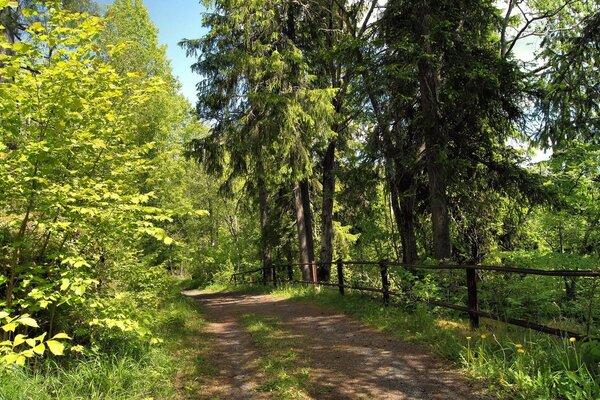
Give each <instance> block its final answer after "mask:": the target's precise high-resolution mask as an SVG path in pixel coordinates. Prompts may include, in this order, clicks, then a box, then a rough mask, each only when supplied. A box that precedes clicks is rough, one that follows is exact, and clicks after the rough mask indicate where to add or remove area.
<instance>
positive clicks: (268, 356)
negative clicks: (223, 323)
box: [241, 314, 312, 400]
mask: <svg viewBox="0 0 600 400" xmlns="http://www.w3.org/2000/svg"><path fill="white" fill-rule="evenodd" d="M241 322H242V325H243V326H244V328H245V329H246V331H247V332H248V333H250V336H251V338H252V342H253V344H254V345H255V346H256V348H257V349H258V350H259V351H260V353H261V355H260V356H259V359H258V366H259V369H260V371H261V372H262V374H263V376H264V379H263V382H261V383H260V384H259V385H258V386H257V387H256V390H257V391H263V392H269V393H271V395H272V396H273V398H275V399H290V400H291V399H309V398H312V397H310V396H309V393H310V392H311V391H312V387H311V383H310V380H309V371H308V369H307V368H306V367H304V366H303V365H302V364H303V362H302V361H301V360H299V358H298V354H297V353H296V352H295V351H294V350H293V348H292V340H291V339H290V338H291V335H290V333H289V332H286V331H284V330H282V329H281V328H280V326H279V321H277V319H275V318H266V317H262V316H258V315H255V314H246V315H243V316H242V318H241Z"/></svg>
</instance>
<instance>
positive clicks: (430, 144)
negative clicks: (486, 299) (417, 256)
mask: <svg viewBox="0 0 600 400" xmlns="http://www.w3.org/2000/svg"><path fill="white" fill-rule="evenodd" d="M420 17H421V18H419V19H420V28H421V29H420V34H421V36H422V38H421V40H422V46H423V48H422V51H423V53H424V54H423V56H422V57H421V60H420V61H419V63H418V75H419V90H420V92H421V96H420V103H421V111H422V114H423V115H422V121H423V136H424V139H425V152H426V153H425V157H426V164H427V175H428V179H429V203H430V208H431V222H432V231H433V250H434V256H435V258H437V259H440V260H441V259H445V258H449V257H450V255H451V252H452V246H451V242H450V222H449V215H448V204H447V203H448V201H447V197H446V173H445V169H446V168H445V165H444V161H443V159H444V156H445V154H446V150H447V149H446V142H447V140H446V134H445V132H444V129H443V127H442V122H441V112H440V108H439V106H440V101H439V91H440V71H439V67H438V66H436V65H434V63H433V62H432V60H431V57H432V56H434V55H435V53H436V52H435V50H434V49H433V46H432V45H431V44H430V43H429V42H428V40H429V39H428V37H429V36H430V34H431V28H430V26H429V23H430V19H431V16H430V15H428V13H427V8H426V4H422V5H421V8H420Z"/></svg>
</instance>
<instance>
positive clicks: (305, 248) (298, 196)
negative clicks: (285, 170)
mask: <svg viewBox="0 0 600 400" xmlns="http://www.w3.org/2000/svg"><path fill="white" fill-rule="evenodd" d="M301 186H302V184H301V183H300V182H298V183H297V184H296V187H295V188H294V200H295V207H296V226H297V229H298V246H299V254H300V264H302V265H301V267H300V269H301V271H302V280H304V281H310V280H311V278H312V268H310V265H309V263H311V262H312V259H311V257H310V249H309V239H308V232H307V227H306V220H307V216H306V211H307V210H305V208H304V199H303V196H302V188H301ZM309 212H310V211H309ZM313 251H314V248H313ZM313 254H314V253H313Z"/></svg>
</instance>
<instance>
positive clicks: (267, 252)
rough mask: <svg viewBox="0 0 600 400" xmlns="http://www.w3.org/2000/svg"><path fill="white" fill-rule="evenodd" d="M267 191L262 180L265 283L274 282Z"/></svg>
mask: <svg viewBox="0 0 600 400" xmlns="http://www.w3.org/2000/svg"><path fill="white" fill-rule="evenodd" d="M267 200H268V199H267V189H266V187H265V182H264V181H263V180H262V178H259V180H258V203H259V209H260V210H259V211H260V239H261V247H262V265H263V281H264V282H267V281H272V280H273V268H272V266H273V263H272V260H271V241H270V240H269V213H268V206H267Z"/></svg>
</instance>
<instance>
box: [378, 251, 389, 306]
mask: <svg viewBox="0 0 600 400" xmlns="http://www.w3.org/2000/svg"><path fill="white" fill-rule="evenodd" d="M379 269H380V270H381V286H382V289H383V305H385V306H387V305H388V304H390V282H389V280H388V268H387V263H386V262H385V261H380V262H379Z"/></svg>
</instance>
